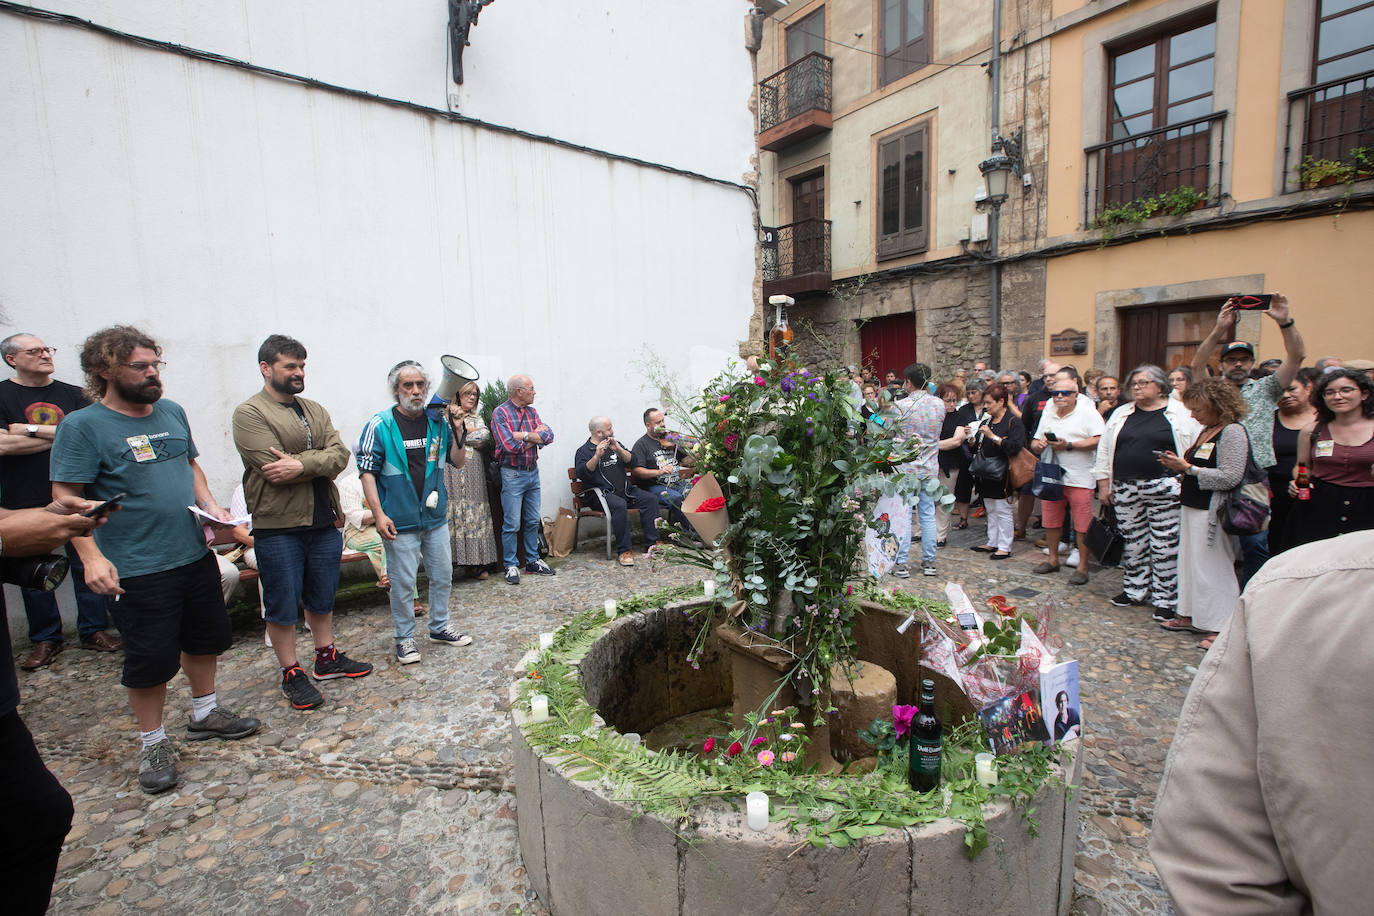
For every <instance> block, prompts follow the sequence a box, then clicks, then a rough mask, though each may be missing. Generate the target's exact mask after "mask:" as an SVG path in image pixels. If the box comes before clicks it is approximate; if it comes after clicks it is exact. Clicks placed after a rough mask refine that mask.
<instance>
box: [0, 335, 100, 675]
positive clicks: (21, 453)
mask: <svg viewBox="0 0 1374 916" xmlns="http://www.w3.org/2000/svg"><path fill="white" fill-rule="evenodd" d="M56 353H57V348H56V347H49V346H48V345H46V344H45V343H43V341H42V340H40V339H39V338H37V337H35V336H34V335H32V334H11V335H10V336H9V337H6V338H5V339H4V340H0V356H3V357H4V360H5V362H6V363H8V364H9V366H10V368H12V369H13V370H14V378H12V379H6V380H4V381H2V382H0V506H3V507H4V508H6V509H29V508H33V507H37V506H46V505H47V504H48V503H49V502H50V501H51V500H52V482H51V480H50V479H49V477H48V455H49V453H50V452H51V450H52V440H53V437H54V436H56V435H57V424H58V423H61V422H62V420H63V418H65V417H66V416H67V415H68V414H71V413H72V412H74V411H77V410H80V409H81V408H82V407H85V406H86V405H87V404H89V403H91V401H90V398H88V397H86V395H85V394H84V393H83V392H82V390H81V389H80V388H78V387H76V386H75V385H68V384H67V383H66V382H59V381H57V380H56V379H54V378H53V373H54V372H55V371H56V366H55V365H54V363H53V357H54V356H55V355H56ZM64 549H65V550H66V553H67V559H68V560H69V561H70V562H71V580H72V587H73V588H74V589H75V590H76V631H77V635H78V636H79V637H80V639H81V647H82V648H83V649H94V650H96V651H98V652H118V651H119V648H120V642H119V638H118V637H116V636H115V635H114V634H112V633H107V632H106V630H107V629H108V628H109V626H110V619H109V615H108V614H107V613H106V611H105V598H104V597H103V596H101V595H97V594H95V593H94V592H92V591H91V590H90V589H88V588H87V587H86V582H85V570H83V569H82V567H81V559H80V558H79V557H78V556H77V553H76V550H75V549H74V548H73V547H71V545H67V546H66V547H65V548H64ZM21 594H22V597H23V599H24V613H25V614H26V615H27V616H28V619H29V642H30V643H32V645H33V648H32V649H30V651H29V654H28V655H26V656H25V657H24V660H23V661H21V662H20V663H19V667H21V668H23V669H24V670H25V671H35V670H37V669H39V668H46V667H47V666H48V665H50V664H52V662H53V660H54V659H56V658H57V653H59V652H61V651H62V648H63V644H62V615H61V613H60V612H59V611H58V609H57V596H56V595H55V594H53V593H52V592H48V591H40V590H38V589H32V588H26V589H22V590H21Z"/></svg>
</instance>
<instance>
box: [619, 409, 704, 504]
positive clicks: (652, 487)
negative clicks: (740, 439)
mask: <svg viewBox="0 0 1374 916" xmlns="http://www.w3.org/2000/svg"><path fill="white" fill-rule="evenodd" d="M630 455H631V461H630V478H631V479H632V480H633V481H634V482H635V483H636V484H637V485H638V486H639V487H640V488H642V489H645V490H648V491H649V492H650V493H652V494H654V496H655V497H657V498H658V504H659V505H660V506H662V507H663V508H665V509H667V510H668V517H669V518H670V519H672V520H673V521H674V522H675V523H676V524H678V525H679V526H681V527H682V529H683V530H684V531H691V530H693V529H692V526H691V523H690V522H688V521H687V516H686V515H684V514H683V512H682V501H683V500H684V499H686V498H687V481H686V479H685V476H686V475H684V474H683V470H684V469H685V468H690V467H692V464H693V461H692V456H691V455H690V454H688V453H687V452H686V451H685V450H684V449H683V448H682V446H681V444H680V442H679V441H678V439H677V438H676V437H675V436H673V435H672V434H671V433H669V432H668V428H667V427H666V426H665V425H664V422H663V411H661V410H659V409H658V408H657V407H650V408H649V409H648V410H646V411H644V435H642V436H640V437H639V441H637V442H635V444H634V447H633V448H631V449H630Z"/></svg>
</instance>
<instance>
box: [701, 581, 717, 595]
mask: <svg viewBox="0 0 1374 916" xmlns="http://www.w3.org/2000/svg"><path fill="white" fill-rule="evenodd" d="M701 589H702V591H704V592H706V597H707V598H714V597H716V580H715V579H702V580H701Z"/></svg>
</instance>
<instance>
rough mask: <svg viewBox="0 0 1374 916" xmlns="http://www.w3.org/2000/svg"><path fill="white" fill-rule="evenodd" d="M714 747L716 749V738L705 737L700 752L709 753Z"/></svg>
mask: <svg viewBox="0 0 1374 916" xmlns="http://www.w3.org/2000/svg"><path fill="white" fill-rule="evenodd" d="M715 749H716V739H715V738H707V739H706V743H705V744H703V745H702V746H701V752H702V753H703V754H709V753H711V752H712V751H714V750H715Z"/></svg>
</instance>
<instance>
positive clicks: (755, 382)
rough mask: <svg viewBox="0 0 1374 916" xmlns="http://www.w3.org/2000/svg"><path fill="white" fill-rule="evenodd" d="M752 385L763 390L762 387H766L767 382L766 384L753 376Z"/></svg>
mask: <svg viewBox="0 0 1374 916" xmlns="http://www.w3.org/2000/svg"><path fill="white" fill-rule="evenodd" d="M754 384H755V385H758V386H759V387H760V388H763V387H764V386H766V385H767V384H768V382H766V381H765V380H763V379H761V378H759V377H758V376H757V375H756V376H754Z"/></svg>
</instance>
